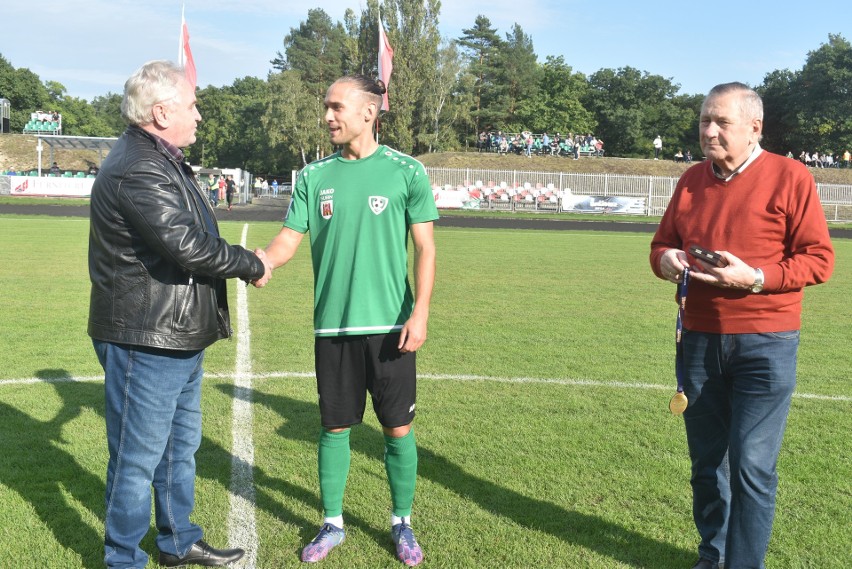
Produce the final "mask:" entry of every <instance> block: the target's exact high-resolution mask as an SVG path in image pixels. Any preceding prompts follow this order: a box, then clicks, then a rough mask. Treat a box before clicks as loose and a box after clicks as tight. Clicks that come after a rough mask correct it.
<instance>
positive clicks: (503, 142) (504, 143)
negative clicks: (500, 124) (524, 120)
mask: <svg viewBox="0 0 852 569" xmlns="http://www.w3.org/2000/svg"><path fill="white" fill-rule="evenodd" d="M498 152H499V153H500V154H506V153H507V152H509V141H508V140H507V139H506V137H505V136H500V147H499V150H498Z"/></svg>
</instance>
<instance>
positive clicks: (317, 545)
mask: <svg viewBox="0 0 852 569" xmlns="http://www.w3.org/2000/svg"><path fill="white" fill-rule="evenodd" d="M344 539H346V532H345V531H343V528H339V527H337V526H334V525H331V524H323V526H322V527H321V528H320V530H319V533H318V534H317V536H316V537H315V538H314V539H313V541H311V542H310V543H309V544H308V545H306V546H305V548H304V549H303V550H302V561H304V562H305V563H316V562H317V561H322V560H323V559H325V557H326V555H328V552H329V551H331V550H332V549H334V548H335V547H337V546H338V545H340V544H341V543H343V540H344Z"/></svg>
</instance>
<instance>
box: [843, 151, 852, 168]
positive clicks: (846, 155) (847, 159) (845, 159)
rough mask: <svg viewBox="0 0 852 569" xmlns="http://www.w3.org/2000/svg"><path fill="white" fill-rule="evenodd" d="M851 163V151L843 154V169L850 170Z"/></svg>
mask: <svg viewBox="0 0 852 569" xmlns="http://www.w3.org/2000/svg"><path fill="white" fill-rule="evenodd" d="M851 161H852V154H849V150H846V151H845V152H844V153H843V167H844V168H848V167H849V162H851Z"/></svg>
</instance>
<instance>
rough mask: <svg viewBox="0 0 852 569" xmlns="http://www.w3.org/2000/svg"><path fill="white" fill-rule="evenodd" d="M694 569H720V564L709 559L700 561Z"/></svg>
mask: <svg viewBox="0 0 852 569" xmlns="http://www.w3.org/2000/svg"><path fill="white" fill-rule="evenodd" d="M692 569H719V564H718V563H715V562H713V561H708V560H707V559H699V560H698V563H696V564H695V565H693V566H692Z"/></svg>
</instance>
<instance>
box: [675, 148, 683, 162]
mask: <svg viewBox="0 0 852 569" xmlns="http://www.w3.org/2000/svg"><path fill="white" fill-rule="evenodd" d="M674 161H675V162H683V150H681V149H678V151H677V152H675V154H674Z"/></svg>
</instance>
